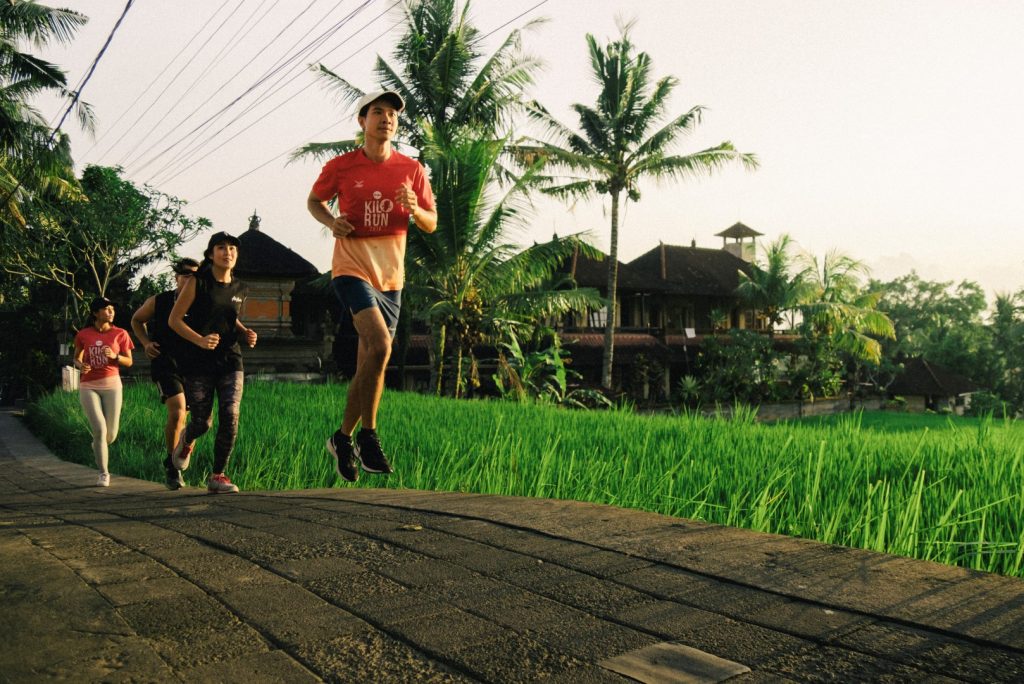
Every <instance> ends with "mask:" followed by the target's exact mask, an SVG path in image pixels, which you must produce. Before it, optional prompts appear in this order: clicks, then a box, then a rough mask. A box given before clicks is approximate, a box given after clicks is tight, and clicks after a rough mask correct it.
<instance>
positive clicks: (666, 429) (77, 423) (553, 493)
mask: <svg viewBox="0 0 1024 684" xmlns="http://www.w3.org/2000/svg"><path fill="white" fill-rule="evenodd" d="M345 390H346V386H345V385H338V384H326V385H295V384H284V383H269V382H253V383H249V384H247V385H246V388H245V397H244V399H243V401H242V418H241V426H240V432H239V438H238V443H237V446H236V448H235V454H234V456H233V458H232V462H231V464H230V465H229V466H228V475H229V476H230V477H231V478H232V480H233V481H234V482H235V483H236V484H238V485H239V486H240V487H241V488H242V490H243V491H245V490H260V489H264V490H271V489H273V490H277V489H303V488H313V487H330V486H342V487H350V486H358V487H404V488H413V489H428V490H439V491H441V490H443V491H462V492H476V493H486V494H504V495H514V496H530V497H548V498H559V499H573V500H578V501H593V502H600V503H607V504H614V505H616V506H624V507H628V508H637V509H642V510H646V511H653V512H657V513H664V514H667V515H673V516H680V517H684V518H694V519H700V520H707V521H710V522H715V523H721V524H725V525H733V526H737V527H744V528H749V529H752V530H760V531H765V532H775V533H779V534H787V535H793V536H798V537H805V538H808V539H816V540H818V541H822V542H828V543H832V544H841V545H845V546H852V547H859V548H865V549H873V550H876V551H883V552H887V553H894V554H900V555H905V556H911V557H914V558H921V559H928V560H933V561H938V562H941V563H948V564H952V565H959V566H963V567H968V568H973V569H978V570H986V571H991V572H996V573H1001V574H1005V575H1011V576H1016V577H1024V425H1021V424H1020V423H1019V422H1013V421H1001V420H992V419H965V418H947V417H942V416H916V415H909V414H893V413H865V414H853V415H848V416H842V417H831V418H828V419H815V420H808V421H804V422H800V423H793V422H790V423H778V424H774V425H765V424H759V423H756V422H755V421H754V419H753V415H752V414H751V413H750V412H742V411H741V412H739V415H738V416H737V417H733V418H731V419H728V420H725V419H715V418H702V417H698V416H690V415H683V416H666V415H658V416H649V415H638V414H634V413H632V412H628V411H611V412H601V411H590V412H588V411H572V410H566V409H560V408H557V407H552V406H543V405H523V404H516V403H511V402H499V401H464V400H463V401H455V400H450V399H439V398H436V397H429V396H422V395H418V394H408V393H401V392H393V391H388V392H385V395H384V400H383V403H382V406H381V412H380V421H379V422H380V426H379V430H378V431H379V433H380V435H381V441H382V443H383V445H384V447H385V450H386V451H387V452H388V453H389V455H390V457H391V460H392V463H393V465H394V466H395V469H396V472H395V474H393V475H390V476H387V477H381V476H370V475H366V474H364V475H363V476H362V477H361V478H360V480H359V482H358V483H357V484H348V483H345V482H342V481H341V480H340V479H339V478H338V477H337V475H336V474H335V473H334V469H333V462H332V460H331V458H330V457H329V455H328V454H327V452H326V451H325V449H324V441H325V440H326V439H327V437H328V436H329V435H330V433H331V432H332V431H333V430H334V429H335V428H336V427H337V425H338V422H339V420H340V415H341V407H342V402H343V400H344V396H345V394H344V393H345ZM28 420H29V422H30V425H31V427H32V429H33V431H34V432H35V433H36V434H37V435H39V436H40V437H41V438H42V439H43V440H44V441H45V442H46V443H47V444H48V445H49V446H50V447H51V448H52V449H53V450H54V451H55V452H56V453H58V454H59V455H60V456H62V457H64V458H67V459H69V460H73V461H75V462H79V463H85V464H92V454H91V450H90V437H89V431H88V427H87V424H86V421H85V417H84V416H83V414H82V411H81V409H80V407H79V405H78V397H77V395H76V394H74V393H64V392H57V393H55V394H52V395H49V396H47V397H45V398H43V399H42V400H40V401H39V402H37V403H36V404H34V405H32V406H31V407H30V409H29V411H28ZM163 421H164V413H163V407H162V405H161V404H160V403H159V402H158V401H157V396H156V389H155V387H153V386H152V385H150V384H135V385H128V386H126V387H125V406H124V411H123V413H122V421H121V435H120V437H119V439H118V441H117V442H116V443H115V444H114V445H113V447H112V449H111V471H112V472H113V473H114V475H115V486H116V475H117V474H123V475H130V476H133V477H140V478H145V479H150V480H154V481H162V478H163V470H162V467H161V461H162V459H163V455H164V453H163V445H162V441H163V438H162V427H163ZM212 449H213V435H212V433H210V434H208V435H206V436H204V437H203V438H202V439H200V440H199V442H198V444H197V449H196V456H195V457H194V458H193V466H192V468H191V469H190V470H188V471H187V472H186V473H185V475H186V480H187V481H188V482H189V484H190V485H193V486H197V485H200V484H202V483H203V482H205V478H206V475H207V474H208V472H209V468H210V465H211V462H212Z"/></svg>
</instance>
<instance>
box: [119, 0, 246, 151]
mask: <svg viewBox="0 0 1024 684" xmlns="http://www.w3.org/2000/svg"><path fill="white" fill-rule="evenodd" d="M226 1H227V2H230V0H226ZM242 2H244V0H239V3H238V4H237V5H235V8H234V9H232V10H231V12H230V13H228V15H227V16H226V17H225V18H224V20H223V21H221V23H220V24H218V25H217V27H216V28H215V29H214V30H213V32H212V33H211V34H210V35H209V36H207V37H206V40H204V41H203V44H202V45H200V46H199V48H198V49H197V50H196V51H195V52H194V53H193V54H192V56H191V57H189V59H188V61H187V62H185V64H183V65H182V66H181V68H180V69H178V71H177V73H175V74H174V76H173V77H171V80H170V81H169V82H168V83H167V85H166V86H165V87H164V90H163V91H162V92H161V93H160V94H159V95H157V96H156V98H155V99H154V100H153V101H152V102H151V103H150V104H149V106H148V107H146V109H145V110H143V112H142V113H141V114H139V116H138V117H136V119H135V121H134V122H133V123H132V125H131V126H129V127H128V130H127V131H125V132H124V133H122V134H121V139H122V140H123V139H124V138H125V137H126V136H127V135H128V134H129V133H131V132H132V130H134V129H135V127H136V126H137V125H138V124H139V123H140V122H141V121H142V118H143V117H144V116H146V114H148V113H149V110H151V109H152V108H153V107H155V106H156V103H157V102H159V101H160V99H161V98H162V97H163V96H164V95H166V94H167V92H168V89H169V88H170V87H171V86H172V85H174V82H175V81H177V80H178V77H179V76H181V75H182V74H183V73H184V72H185V69H187V68H188V67H189V65H190V64H192V62H193V61H194V60H195V59H196V58H197V57H198V56H199V55H200V53H202V51H203V50H205V49H206V46H207V45H209V44H210V41H211V40H213V37H214V36H216V35H217V34H218V33H219V32H220V30H221V29H222V28H224V25H225V24H227V22H228V21H229V20H230V19H231V17H232V16H234V14H235V13H236V12H237V11H238V8H239V7H241V6H242ZM218 11H219V10H218ZM215 14H216V13H215ZM211 19H212V17H211ZM205 28H206V27H205V26H204V27H203V28H202V29H199V31H198V32H197V33H202V31H203V29H205ZM152 132H153V131H152V130H150V131H148V132H147V133H146V134H145V135H146V136H148V135H149V134H151V133H152ZM144 137H145V136H144ZM116 145H117V142H115V143H114V144H113V145H111V146H110V147H108V148H107V149H106V150H105V151H104V152H103V153H102V154H101V155H100V157H99V158H100V159H102V158H103V157H105V156H106V155H107V154H108V153H109V152H110V151H111V150H112V149H113V148H114V146H116ZM125 156H126V155H122V156H121V158H120V159H119V160H118V161H117V164H119V165H120V164H121V163H122V162H123V161H124V158H125Z"/></svg>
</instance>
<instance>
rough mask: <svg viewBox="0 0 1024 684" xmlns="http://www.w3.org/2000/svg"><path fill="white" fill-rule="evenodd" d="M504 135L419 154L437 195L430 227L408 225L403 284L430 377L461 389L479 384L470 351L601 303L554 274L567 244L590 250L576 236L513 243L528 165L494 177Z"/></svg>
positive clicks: (456, 391)
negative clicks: (429, 348) (426, 344)
mask: <svg viewBox="0 0 1024 684" xmlns="http://www.w3.org/2000/svg"><path fill="white" fill-rule="evenodd" d="M504 149H505V141H504V140H481V139H476V140H474V139H466V140H464V141H462V142H459V143H454V144H451V145H449V146H447V147H446V148H445V149H444V150H443V153H442V152H441V151H438V150H436V149H433V148H432V149H431V152H430V153H429V154H428V155H427V159H428V165H429V167H430V171H431V180H432V182H433V183H435V184H436V185H438V186H439V187H443V188H444V189H445V191H444V192H440V193H438V195H437V214H438V224H437V230H436V231H435V232H433V233H430V234H426V233H422V232H420V231H411V232H410V233H409V243H408V260H407V263H408V272H409V283H408V285H407V291H408V294H409V297H410V298H411V299H413V300H414V302H415V304H414V305H413V307H412V308H413V309H414V310H418V311H419V315H420V316H421V317H422V318H424V319H425V320H426V321H427V322H428V324H429V325H430V329H431V335H432V337H433V353H432V361H433V365H434V368H433V372H432V383H434V384H433V386H434V389H435V391H437V392H438V393H440V392H442V390H443V384H444V378H445V376H446V374H445V372H444V364H445V362H446V360H447V362H448V366H449V372H448V373H447V377H448V378H449V382H448V392H449V393H450V394H452V395H454V396H462V395H464V394H465V393H466V392H467V390H468V389H469V387H472V386H476V385H477V384H478V383H479V375H478V367H477V363H478V359H477V358H476V352H475V349H476V347H477V346H479V345H481V344H491V345H495V346H497V345H499V344H500V343H502V342H507V341H508V340H510V339H511V338H512V337H513V336H515V337H516V338H517V339H522V338H523V336H524V331H525V335H526V336H529V335H530V334H531V333H532V331H533V329H534V328H536V327H537V326H538V325H540V324H542V322H543V321H546V320H550V319H556V318H558V317H560V316H562V315H564V314H565V313H568V312H570V311H585V310H586V309H588V308H590V307H594V306H597V305H599V302H600V298H599V296H598V294H597V292H596V291H594V290H591V289H569V288H565V287H562V286H560V283H557V282H555V281H554V280H553V275H554V274H555V272H556V271H557V269H558V268H559V267H560V266H561V265H562V264H563V263H565V260H566V259H568V258H570V257H571V255H572V254H573V251H574V250H576V249H580V250H581V251H582V252H583V253H586V254H594V253H595V251H594V250H593V249H592V248H590V247H588V246H587V245H586V244H585V243H583V242H582V241H580V240H578V239H577V238H574V237H570V238H562V239H558V240H553V241H551V242H548V243H544V244H539V245H533V246H532V247H529V248H527V249H525V250H521V249H519V248H518V247H517V246H516V245H514V244H513V243H512V241H511V236H512V233H513V231H514V230H515V229H516V228H520V227H522V226H523V224H524V222H525V221H526V220H528V218H529V204H528V202H527V201H526V194H525V191H526V189H527V188H529V187H530V184H531V182H532V181H533V180H534V177H535V175H536V169H528V170H527V171H526V173H524V174H523V175H522V176H521V177H520V178H519V179H518V180H517V181H516V182H515V183H514V184H513V185H511V186H510V187H503V186H502V185H501V184H500V183H499V179H498V175H499V173H500V171H499V169H498V165H497V162H498V159H499V157H500V156H501V155H502V154H503V153H504Z"/></svg>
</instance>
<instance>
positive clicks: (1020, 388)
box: [989, 290, 1024, 415]
mask: <svg viewBox="0 0 1024 684" xmlns="http://www.w3.org/2000/svg"><path fill="white" fill-rule="evenodd" d="M990 332H991V354H990V355H989V359H990V360H991V366H992V371H993V375H994V376H995V377H994V381H993V389H994V390H995V391H996V392H998V394H999V395H1000V396H1001V397H1002V398H1003V399H1004V400H1006V402H1007V403H1008V404H1009V407H1010V410H1011V411H1012V412H1013V413H1014V414H1015V415H1016V414H1018V413H1020V412H1022V411H1024V290H1019V291H1018V292H1016V293H1014V294H1000V295H998V296H996V301H995V311H994V312H993V315H992V324H991V328H990Z"/></svg>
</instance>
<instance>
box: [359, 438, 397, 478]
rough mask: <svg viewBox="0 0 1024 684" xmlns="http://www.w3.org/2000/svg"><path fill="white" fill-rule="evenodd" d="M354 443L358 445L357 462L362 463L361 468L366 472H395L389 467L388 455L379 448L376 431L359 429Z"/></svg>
mask: <svg viewBox="0 0 1024 684" xmlns="http://www.w3.org/2000/svg"><path fill="white" fill-rule="evenodd" d="M356 444H357V446H358V448H357V449H356V453H357V454H358V456H359V462H360V463H361V464H362V465H363V470H365V471H366V472H368V473H383V474H385V475H387V474H388V473H393V472H395V471H394V470H392V469H391V464H390V463H388V457H387V456H385V455H384V451H383V450H382V449H381V448H380V439H378V438H377V433H376V432H366V431H364V430H360V431H359V434H358V435H357V436H356Z"/></svg>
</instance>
